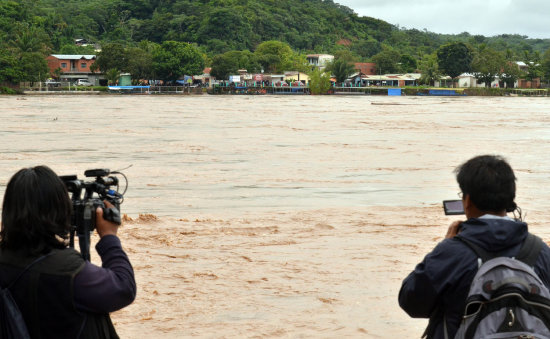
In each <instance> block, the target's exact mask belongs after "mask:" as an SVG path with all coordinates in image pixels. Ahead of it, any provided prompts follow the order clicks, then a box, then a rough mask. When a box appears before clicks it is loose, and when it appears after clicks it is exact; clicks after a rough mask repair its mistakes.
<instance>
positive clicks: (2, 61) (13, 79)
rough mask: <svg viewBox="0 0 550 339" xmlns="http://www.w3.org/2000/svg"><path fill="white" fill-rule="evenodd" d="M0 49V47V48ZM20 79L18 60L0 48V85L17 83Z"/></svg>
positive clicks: (6, 50)
mask: <svg viewBox="0 0 550 339" xmlns="http://www.w3.org/2000/svg"><path fill="white" fill-rule="evenodd" d="M0 47H1V46H0ZM21 79H22V72H21V67H20V64H19V58H18V57H16V56H15V55H14V54H13V53H11V52H10V51H9V50H8V49H6V48H0V83H2V82H9V83H12V84H14V83H18V82H20V81H21Z"/></svg>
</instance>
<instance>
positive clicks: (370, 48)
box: [351, 38, 382, 58]
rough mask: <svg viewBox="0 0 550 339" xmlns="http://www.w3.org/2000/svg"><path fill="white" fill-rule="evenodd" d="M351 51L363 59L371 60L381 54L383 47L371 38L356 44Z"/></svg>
mask: <svg viewBox="0 0 550 339" xmlns="http://www.w3.org/2000/svg"><path fill="white" fill-rule="evenodd" d="M351 50H352V51H353V52H354V53H356V54H357V55H359V56H361V57H363V58H370V57H372V56H373V55H376V54H377V53H380V51H382V47H381V45H380V42H379V41H376V40H374V39H372V38H369V39H367V40H359V41H357V42H354V43H353V45H352V46H351Z"/></svg>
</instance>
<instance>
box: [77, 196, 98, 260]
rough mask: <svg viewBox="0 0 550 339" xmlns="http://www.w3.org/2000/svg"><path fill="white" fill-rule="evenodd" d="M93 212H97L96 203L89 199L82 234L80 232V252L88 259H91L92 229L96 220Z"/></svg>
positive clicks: (84, 214) (85, 208) (85, 209)
mask: <svg viewBox="0 0 550 339" xmlns="http://www.w3.org/2000/svg"><path fill="white" fill-rule="evenodd" d="M92 213H95V209H94V204H93V203H92V202H91V201H90V200H88V201H86V204H85V205H84V213H83V218H82V219H83V225H82V226H83V227H82V234H78V243H79V245H80V254H81V255H82V258H84V260H86V261H90V233H91V232H90V230H91V229H92V225H93V222H94V220H95V218H94V215H92Z"/></svg>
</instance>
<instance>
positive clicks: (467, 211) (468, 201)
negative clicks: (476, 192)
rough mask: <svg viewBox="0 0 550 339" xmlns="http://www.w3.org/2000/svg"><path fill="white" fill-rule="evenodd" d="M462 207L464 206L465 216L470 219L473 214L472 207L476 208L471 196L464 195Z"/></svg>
mask: <svg viewBox="0 0 550 339" xmlns="http://www.w3.org/2000/svg"><path fill="white" fill-rule="evenodd" d="M462 206H464V214H466V217H468V216H469V215H470V214H471V213H470V212H471V211H472V207H473V206H474V205H473V203H472V199H470V195H469V194H464V196H463V197H462ZM468 218H469V217H468Z"/></svg>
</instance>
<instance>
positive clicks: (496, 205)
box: [455, 155, 517, 212]
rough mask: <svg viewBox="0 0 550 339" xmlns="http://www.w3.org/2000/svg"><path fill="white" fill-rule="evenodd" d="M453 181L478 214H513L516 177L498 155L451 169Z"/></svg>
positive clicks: (480, 158) (473, 159)
mask: <svg viewBox="0 0 550 339" xmlns="http://www.w3.org/2000/svg"><path fill="white" fill-rule="evenodd" d="M455 173H456V181H457V182H458V185H459V186H460V190H461V191H462V193H463V194H464V195H466V194H468V195H469V196H470V199H471V201H472V202H473V203H474V205H475V206H476V207H477V208H478V209H479V210H481V211H484V212H488V211H493V212H495V211H502V210H506V211H507V212H512V211H514V210H515V209H516V208H517V206H516V203H515V202H514V199H515V198H516V176H515V175H514V171H513V170H512V167H510V165H509V164H508V163H507V162H506V160H504V158H502V157H500V156H498V155H480V156H477V157H474V158H472V159H470V160H468V161H466V162H465V163H464V164H462V165H460V166H459V167H457V168H456V169H455Z"/></svg>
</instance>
